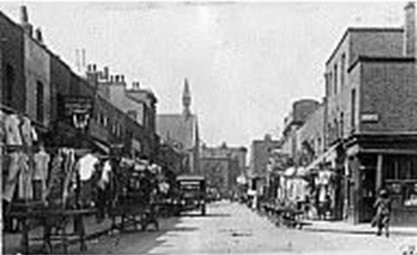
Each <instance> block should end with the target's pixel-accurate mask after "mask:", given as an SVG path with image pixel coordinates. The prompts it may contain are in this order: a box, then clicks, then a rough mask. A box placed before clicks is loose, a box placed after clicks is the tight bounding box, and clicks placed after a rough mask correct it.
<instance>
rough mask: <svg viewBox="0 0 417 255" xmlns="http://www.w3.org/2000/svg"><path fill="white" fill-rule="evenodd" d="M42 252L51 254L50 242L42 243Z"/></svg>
mask: <svg viewBox="0 0 417 255" xmlns="http://www.w3.org/2000/svg"><path fill="white" fill-rule="evenodd" d="M42 252H43V253H44V254H52V245H51V243H44V244H43V247H42Z"/></svg>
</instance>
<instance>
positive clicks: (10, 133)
mask: <svg viewBox="0 0 417 255" xmlns="http://www.w3.org/2000/svg"><path fill="white" fill-rule="evenodd" d="M4 125H5V129H6V144H7V145H18V146H21V145H23V142H22V137H21V135H20V129H19V125H20V120H19V118H18V116H17V115H16V114H10V115H8V116H7V117H6V119H5V122H4Z"/></svg>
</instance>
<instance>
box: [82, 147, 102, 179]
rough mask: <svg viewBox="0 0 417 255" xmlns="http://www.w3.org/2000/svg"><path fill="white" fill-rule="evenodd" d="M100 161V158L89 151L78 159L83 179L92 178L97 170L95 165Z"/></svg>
mask: <svg viewBox="0 0 417 255" xmlns="http://www.w3.org/2000/svg"><path fill="white" fill-rule="evenodd" d="M98 162H99V160H98V158H97V157H95V156H94V155H92V154H90V153H88V154H87V155H85V156H84V157H82V158H81V159H80V160H79V161H78V163H77V169H78V172H79V174H80V180H81V181H86V180H89V179H90V178H91V176H92V175H93V173H94V170H95V165H96V164H97V163H98Z"/></svg>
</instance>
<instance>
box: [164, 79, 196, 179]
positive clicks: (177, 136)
mask: <svg viewBox="0 0 417 255" xmlns="http://www.w3.org/2000/svg"><path fill="white" fill-rule="evenodd" d="M182 104H183V112H182V113H181V114H175V113H174V114H158V115H157V123H156V126H157V130H158V135H159V136H160V137H161V141H162V143H166V144H170V145H172V146H174V147H175V148H176V149H177V150H179V151H181V152H182V153H185V154H186V155H187V157H186V158H185V160H186V161H187V162H185V163H184V164H183V166H184V169H183V172H185V173H199V147H200V137H199V131H198V120H197V115H195V114H192V113H191V109H190V106H191V93H190V88H189V85H188V80H187V79H185V81H184V91H183V96H182Z"/></svg>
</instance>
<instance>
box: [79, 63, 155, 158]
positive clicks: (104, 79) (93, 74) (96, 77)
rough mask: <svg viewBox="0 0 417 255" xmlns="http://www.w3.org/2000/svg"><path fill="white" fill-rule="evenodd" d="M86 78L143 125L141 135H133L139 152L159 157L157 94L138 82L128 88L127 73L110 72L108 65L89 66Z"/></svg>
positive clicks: (104, 96)
mask: <svg viewBox="0 0 417 255" xmlns="http://www.w3.org/2000/svg"><path fill="white" fill-rule="evenodd" d="M86 78H87V80H88V81H89V82H90V84H92V85H93V86H94V88H95V90H96V91H97V93H98V94H99V95H100V96H101V97H103V98H104V99H106V100H107V101H109V102H110V103H111V104H113V105H114V106H116V107H117V108H119V109H120V110H121V111H122V112H124V113H125V114H126V115H127V116H128V117H129V118H130V119H131V120H133V121H135V122H136V123H137V124H138V125H140V126H141V128H142V129H141V132H142V133H143V134H142V137H141V139H140V140H137V139H133V140H132V145H131V146H132V147H133V148H135V150H136V151H138V152H139V153H138V154H139V155H142V157H143V156H144V155H150V154H152V156H151V157H152V158H154V157H156V155H155V153H156V151H157V146H158V138H157V135H156V125H155V122H156V103H157V98H156V96H155V95H154V94H153V93H152V91H150V90H147V89H142V88H140V86H139V82H133V84H132V87H131V88H128V86H127V83H126V82H125V78H124V75H111V74H110V72H109V68H108V67H104V68H103V70H102V71H99V70H97V68H96V65H95V64H93V65H88V66H87V72H86Z"/></svg>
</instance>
